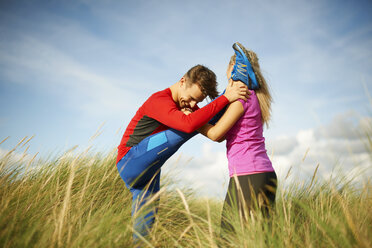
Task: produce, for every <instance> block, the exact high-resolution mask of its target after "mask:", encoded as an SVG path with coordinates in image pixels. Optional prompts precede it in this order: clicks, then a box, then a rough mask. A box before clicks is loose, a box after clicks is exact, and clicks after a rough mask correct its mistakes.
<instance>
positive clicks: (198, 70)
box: [185, 65, 218, 99]
mask: <svg viewBox="0 0 372 248" xmlns="http://www.w3.org/2000/svg"><path fill="white" fill-rule="evenodd" d="M185 77H186V78H187V79H190V83H192V84H194V83H196V84H198V85H199V87H200V89H201V91H202V92H203V94H204V96H205V97H206V96H209V97H210V98H211V99H214V98H216V97H217V96H218V91H217V81H216V74H214V72H213V71H211V70H210V69H208V68H207V67H206V66H204V65H196V66H194V67H192V68H191V69H190V70H188V72H186V74H185Z"/></svg>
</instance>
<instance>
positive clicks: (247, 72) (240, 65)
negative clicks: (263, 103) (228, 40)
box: [231, 43, 259, 90]
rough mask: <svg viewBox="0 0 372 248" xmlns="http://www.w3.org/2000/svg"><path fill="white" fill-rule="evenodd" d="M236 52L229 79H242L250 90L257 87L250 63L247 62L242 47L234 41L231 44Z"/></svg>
mask: <svg viewBox="0 0 372 248" xmlns="http://www.w3.org/2000/svg"><path fill="white" fill-rule="evenodd" d="M233 49H234V51H235V54H236V60H235V65H234V68H233V70H232V72H231V79H232V80H234V81H238V80H239V81H242V82H243V83H245V84H246V85H247V86H248V89H250V90H256V89H258V88H259V86H258V83H257V80H256V76H255V75H254V72H253V69H252V65H251V63H249V60H248V58H247V57H246V56H245V53H244V52H243V49H242V48H241V47H240V46H239V45H238V44H236V43H234V45H233Z"/></svg>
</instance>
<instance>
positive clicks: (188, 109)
mask: <svg viewBox="0 0 372 248" xmlns="http://www.w3.org/2000/svg"><path fill="white" fill-rule="evenodd" d="M181 111H182V112H183V113H184V114H185V115H189V114H191V113H192V109H191V108H182V109H181Z"/></svg>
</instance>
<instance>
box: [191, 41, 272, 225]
mask: <svg viewBox="0 0 372 248" xmlns="http://www.w3.org/2000/svg"><path fill="white" fill-rule="evenodd" d="M236 45H238V46H239V47H236ZM233 47H234V49H235V51H236V54H235V55H234V56H232V57H231V59H230V63H229V65H228V68H227V72H226V73H227V78H228V79H229V81H231V80H232V79H234V80H236V74H238V73H240V72H241V70H242V69H243V72H244V73H242V75H247V79H248V82H249V83H248V84H249V86H250V87H249V88H250V89H252V88H254V90H250V93H251V94H250V98H249V99H248V100H247V101H246V102H245V101H243V100H238V101H235V102H233V103H230V105H229V106H228V107H227V109H226V111H225V113H224V114H223V115H222V117H221V118H220V119H219V120H218V122H217V123H216V124H215V125H211V124H206V125H205V126H203V127H202V128H200V129H199V130H198V131H199V132H200V133H202V134H203V135H205V136H207V137H208V138H210V139H212V140H214V141H222V140H223V139H226V147H227V158H228V166H229V175H230V181H229V186H228V192H227V194H226V198H225V202H224V206H223V210H222V219H221V227H222V230H223V231H228V230H230V231H233V227H232V223H231V220H230V219H229V217H230V216H229V215H230V214H229V213H231V209H233V210H237V211H239V213H240V214H242V216H243V217H245V218H247V217H249V212H250V211H251V210H254V209H255V207H259V208H260V209H261V210H262V211H263V213H264V214H265V215H266V214H267V213H268V211H269V209H270V206H271V205H272V204H273V203H274V201H275V191H276V180H277V177H276V174H275V171H274V169H273V167H272V164H271V161H270V159H269V157H268V156H267V153H266V149H265V139H264V137H263V124H266V125H268V122H269V120H270V117H271V108H270V107H271V102H272V98H271V95H270V92H269V89H268V85H267V83H266V81H265V79H264V77H263V76H262V74H261V71H260V66H259V63H258V58H257V55H256V54H255V53H254V52H252V51H249V50H247V49H245V48H244V47H243V46H242V45H241V44H239V43H236V44H234V46H233ZM239 51H241V52H244V54H239ZM237 54H238V56H239V55H240V56H241V55H243V57H245V59H246V62H247V65H244V63H243V64H242V63H240V62H239V64H236V61H237V59H236V58H237ZM244 55H245V56H244ZM240 60H241V61H244V60H242V59H240ZM244 68H247V70H244ZM250 68H251V69H250ZM250 70H251V71H250ZM232 72H233V73H232ZM232 74H233V75H232ZM255 84H257V85H255Z"/></svg>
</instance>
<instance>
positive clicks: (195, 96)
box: [178, 81, 205, 108]
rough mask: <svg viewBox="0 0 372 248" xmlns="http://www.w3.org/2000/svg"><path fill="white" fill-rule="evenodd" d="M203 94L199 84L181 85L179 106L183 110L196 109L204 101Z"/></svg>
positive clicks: (185, 83)
mask: <svg viewBox="0 0 372 248" xmlns="http://www.w3.org/2000/svg"><path fill="white" fill-rule="evenodd" d="M204 98H205V97H204V95H203V92H202V91H201V89H200V87H199V85H198V84H188V83H187V82H186V81H185V82H184V83H183V84H182V85H181V89H180V91H179V98H178V104H179V106H180V107H181V108H194V107H195V105H196V104H197V103H198V102H201V101H203V100H204Z"/></svg>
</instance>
